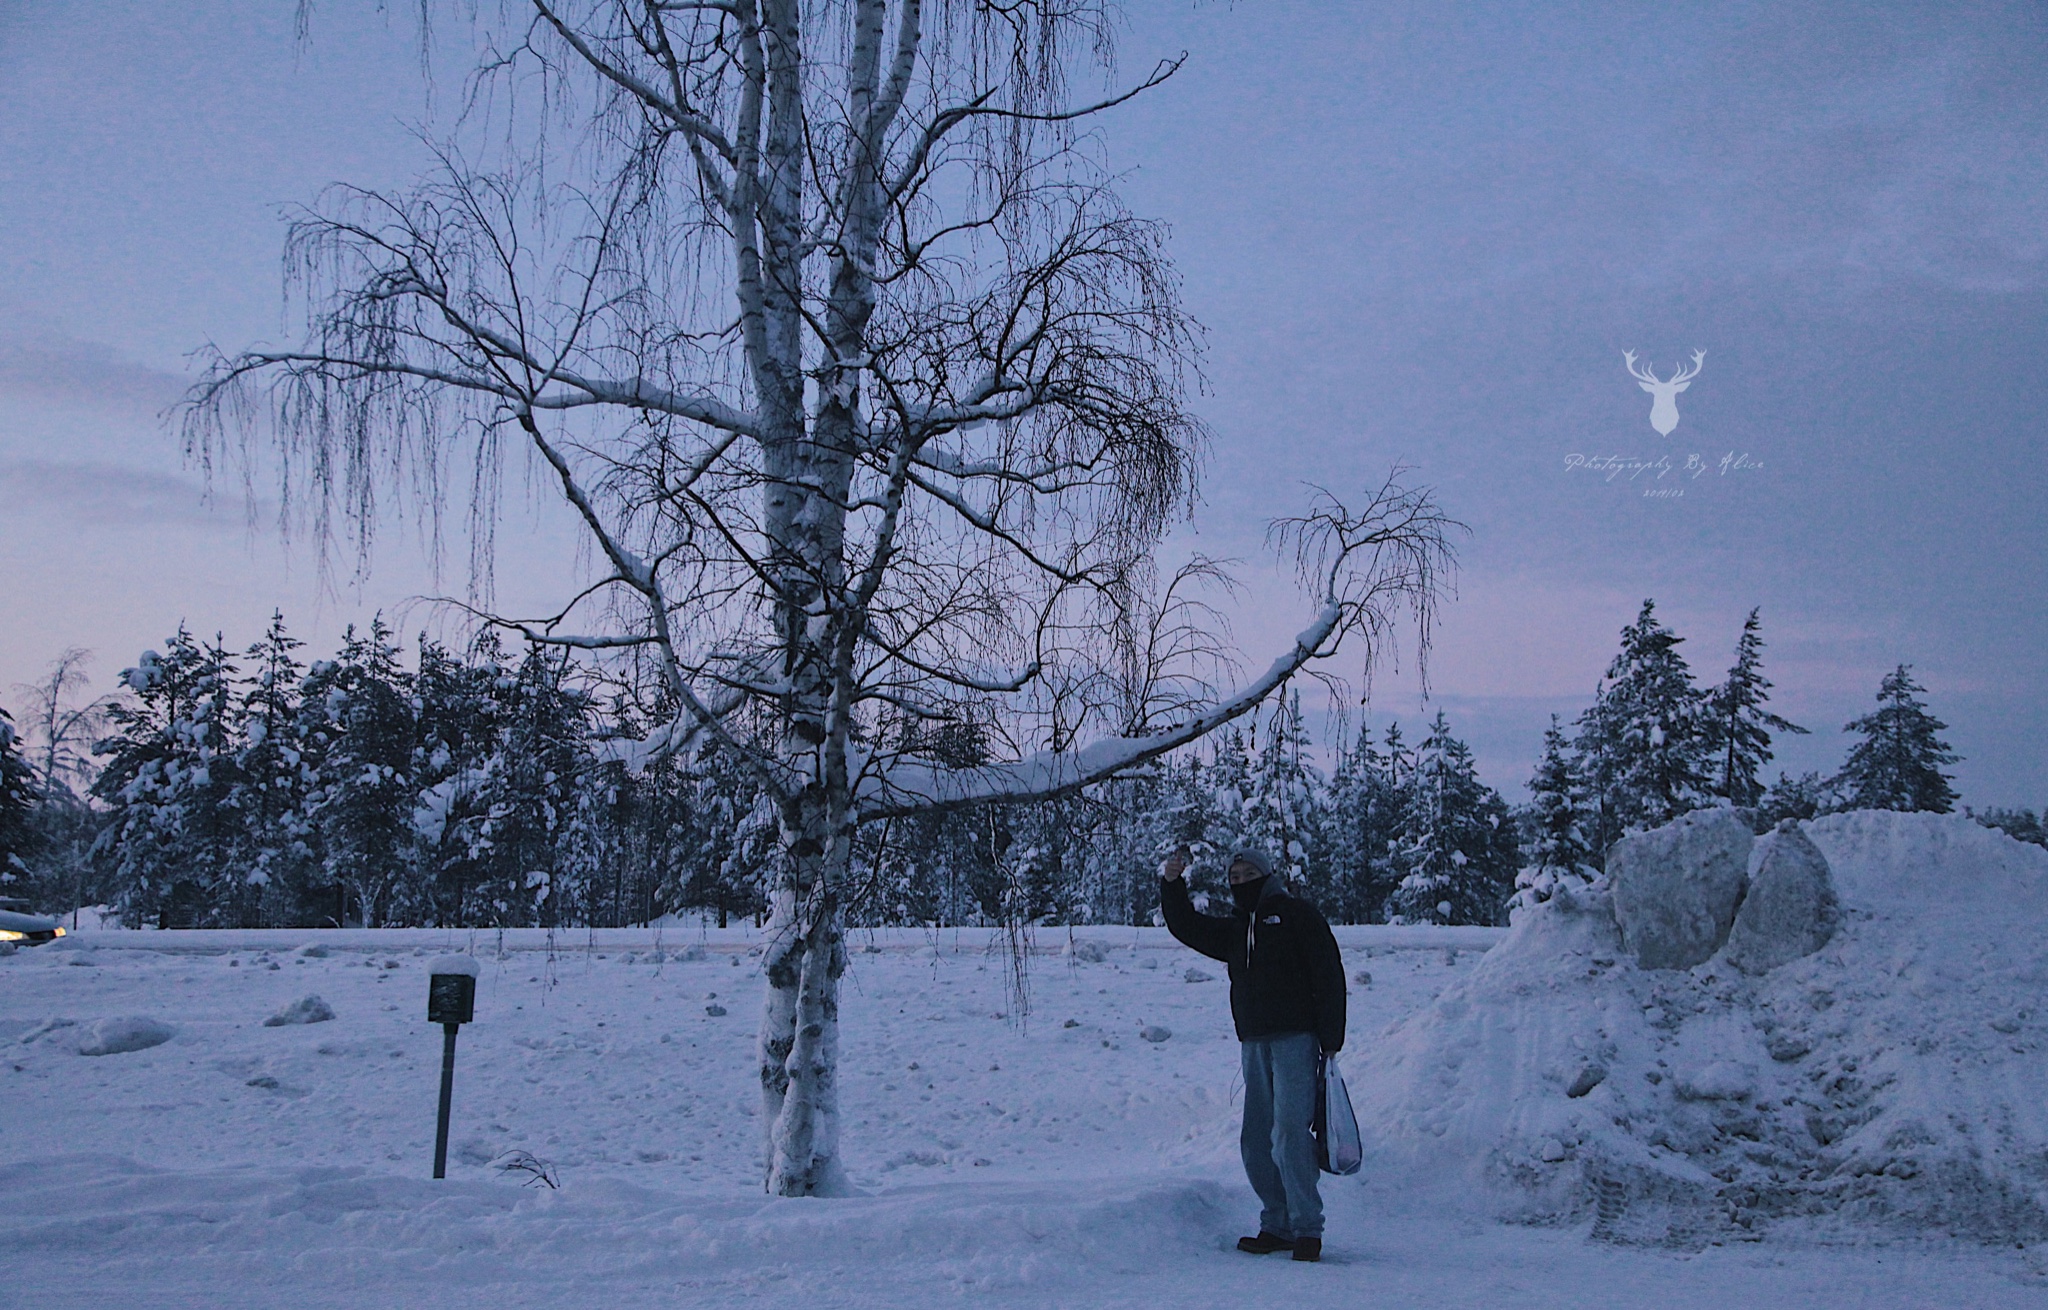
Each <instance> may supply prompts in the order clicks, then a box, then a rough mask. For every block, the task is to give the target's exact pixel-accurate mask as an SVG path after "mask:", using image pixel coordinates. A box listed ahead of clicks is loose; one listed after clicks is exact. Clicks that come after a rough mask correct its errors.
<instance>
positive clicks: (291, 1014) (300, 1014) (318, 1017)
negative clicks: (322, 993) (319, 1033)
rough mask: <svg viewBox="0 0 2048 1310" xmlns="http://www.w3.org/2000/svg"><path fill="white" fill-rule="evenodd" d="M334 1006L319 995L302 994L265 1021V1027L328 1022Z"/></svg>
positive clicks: (332, 1015) (331, 1016)
mask: <svg viewBox="0 0 2048 1310" xmlns="http://www.w3.org/2000/svg"><path fill="white" fill-rule="evenodd" d="M333 1017H334V1007H333V1006H330V1005H329V1004H328V1003H327V1002H325V1001H323V1000H321V999H320V998H319V997H317V996H301V997H300V998H299V999H298V1000H296V1001H293V1002H292V1003H291V1004H290V1005H287V1006H285V1007H284V1008H283V1009H282V1010H279V1011H278V1012H277V1013H276V1014H273V1015H271V1016H270V1017H269V1018H268V1019H265V1020H264V1021H263V1026H264V1027H265V1028H284V1027H288V1026H290V1025H292V1024H295V1023H326V1022H327V1021H328V1020H329V1019H332V1018H333Z"/></svg>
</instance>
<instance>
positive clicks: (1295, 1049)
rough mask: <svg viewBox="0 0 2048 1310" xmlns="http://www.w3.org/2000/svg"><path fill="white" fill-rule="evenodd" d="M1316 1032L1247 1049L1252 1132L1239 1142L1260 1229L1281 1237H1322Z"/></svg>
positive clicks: (1265, 1040) (1263, 1040) (1248, 1127)
mask: <svg viewBox="0 0 2048 1310" xmlns="http://www.w3.org/2000/svg"><path fill="white" fill-rule="evenodd" d="M1318 1053H1319V1052H1318V1049H1317V1043H1316V1035H1315V1034H1314V1033H1282V1034H1281V1035H1280V1036H1278V1037H1259V1038H1254V1039H1253V1040H1251V1041H1248V1042H1246V1043H1244V1130H1243V1132H1242V1133H1240V1134H1239V1136H1238V1139H1237V1144H1238V1149H1239V1151H1240V1152H1242V1154H1243V1155H1244V1172H1245V1176H1246V1177H1247V1178H1249V1179H1251V1184H1252V1190H1253V1191H1254V1192H1257V1193H1258V1194H1259V1205H1260V1209H1259V1227H1260V1228H1261V1229H1262V1230H1264V1231H1266V1232H1269V1233H1273V1234H1276V1235H1278V1236H1280V1237H1287V1238H1296V1237H1321V1236H1322V1235H1323V1198H1322V1196H1321V1194H1320V1193H1318V1192H1317V1191H1316V1182H1317V1175H1318V1174H1319V1173H1320V1170H1318V1169H1317V1167H1316V1142H1315V1134H1314V1129H1313V1127H1312V1124H1311V1120H1312V1119H1313V1117H1314V1115H1315V1105H1316V1056H1317V1054H1318Z"/></svg>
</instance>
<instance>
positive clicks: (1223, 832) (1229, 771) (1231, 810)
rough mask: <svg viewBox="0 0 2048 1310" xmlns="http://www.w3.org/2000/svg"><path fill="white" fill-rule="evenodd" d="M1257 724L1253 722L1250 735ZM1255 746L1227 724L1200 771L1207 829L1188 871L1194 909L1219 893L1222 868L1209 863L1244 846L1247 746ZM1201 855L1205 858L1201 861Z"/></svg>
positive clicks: (1220, 860) (1248, 790)
mask: <svg viewBox="0 0 2048 1310" xmlns="http://www.w3.org/2000/svg"><path fill="white" fill-rule="evenodd" d="M1255 731H1257V723H1253V733H1255ZM1253 745H1255V743H1251V741H1245V735H1243V733H1239V731H1237V725H1231V727H1229V729H1225V731H1223V733H1221V735H1219V737H1217V749H1214V751H1212V753H1210V759H1208V768H1206V770H1202V782H1204V784H1206V792H1208V827H1206V829H1204V833H1202V843H1200V847H1202V849H1196V866H1194V870H1192V872H1190V886H1192V888H1200V890H1196V892H1194V897H1196V907H1202V905H1206V897H1208V894H1210V892H1221V888H1223V886H1225V882H1223V872H1225V870H1223V868H1210V864H1217V866H1221V864H1223V862H1225V860H1229V854H1231V851H1233V849H1237V847H1239V845H1243V843H1245V802H1247V800H1249V798H1251V747H1253ZM1202 856H1208V860H1204V858H1202Z"/></svg>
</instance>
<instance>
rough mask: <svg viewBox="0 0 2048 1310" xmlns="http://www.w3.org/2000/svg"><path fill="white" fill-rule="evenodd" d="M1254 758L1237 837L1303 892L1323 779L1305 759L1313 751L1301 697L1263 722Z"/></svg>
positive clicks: (1276, 708) (1293, 698) (1276, 709)
mask: <svg viewBox="0 0 2048 1310" xmlns="http://www.w3.org/2000/svg"><path fill="white" fill-rule="evenodd" d="M1265 726H1266V731H1265V734H1264V737H1263V740H1261V741H1260V743H1259V749H1258V754H1257V756H1256V757H1255V758H1254V759H1253V760H1252V761H1251V762H1250V765H1251V777H1250V784H1251V785H1250V789H1249V791H1248V793H1247V794H1246V796H1245V802H1244V808H1243V811H1242V818H1241V820H1240V823H1239V831H1240V833H1241V834H1242V839H1243V841H1244V842H1245V843H1246V844H1247V845H1250V846H1253V847H1256V848H1257V849H1259V850H1263V851H1265V852H1266V854H1267V855H1268V856H1270V857H1271V858H1272V861H1273V870H1274V872H1275V873H1278V874H1281V875H1282V876H1283V877H1285V878H1286V879H1287V881H1289V882H1291V883H1294V884H1295V885H1296V886H1297V887H1301V886H1305V885H1306V882H1307V879H1308V873H1309V869H1310V866H1311V863H1312V861H1313V857H1314V855H1315V854H1316V853H1315V852H1314V851H1312V849H1311V848H1312V847H1313V846H1315V845H1316V834H1317V830H1318V828H1319V827H1320V826H1321V815H1320V813H1319V810H1320V804H1319V802H1320V799H1321V798H1320V796H1319V795H1318V793H1319V791H1320V790H1321V787H1322V778H1321V776H1320V775H1319V774H1318V772H1317V771H1316V768H1315V766H1314V765H1313V764H1312V763H1310V762H1309V761H1308V760H1307V759H1306V758H1304V755H1305V753H1306V752H1307V751H1309V750H1311V749H1313V743H1312V742H1311V741H1310V740H1309V736H1308V729H1307V728H1306V726H1305V725H1304V724H1303V722H1302V717H1301V693H1299V692H1295V693H1294V694H1292V695H1290V696H1287V697H1285V698H1284V699H1282V700H1281V701H1280V703H1279V704H1277V705H1275V706H1274V707H1273V710H1272V713H1271V714H1270V715H1269V716H1268V717H1267V719H1266V725H1265Z"/></svg>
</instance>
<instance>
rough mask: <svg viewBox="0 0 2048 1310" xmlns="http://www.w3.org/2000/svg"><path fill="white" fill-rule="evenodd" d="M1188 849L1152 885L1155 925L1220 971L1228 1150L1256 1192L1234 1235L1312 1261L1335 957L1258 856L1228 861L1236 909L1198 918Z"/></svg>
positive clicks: (1340, 1006)
mask: <svg viewBox="0 0 2048 1310" xmlns="http://www.w3.org/2000/svg"><path fill="white" fill-rule="evenodd" d="M1187 867H1188V848H1187V847H1185V846H1183V847H1181V848H1180V849H1179V850H1177V851H1175V852H1174V853H1173V854H1172V855H1170V856H1168V857H1167V860H1166V865H1165V868H1164V869H1163V870H1162V875H1163V876H1162V877H1161V880H1160V884H1159V905H1160V908H1161V910H1163V911H1164V912H1165V915H1166V926H1167V928H1168V929H1170V930H1171V931H1172V933H1173V935H1174V936H1175V937H1176V938H1178V939H1179V940H1180V942H1181V943H1182V944H1183V945H1186V946H1191V947H1193V948H1194V949H1195V950H1198V951H1200V952H1201V953H1202V954H1204V955H1206V956H1208V957H1210V958H1211V959H1214V960H1221V961H1223V963H1225V964H1226V965H1228V966H1230V1017H1231V1018H1232V1019H1233V1020H1234V1021H1235V1022H1236V1024H1237V1038H1238V1041H1239V1042H1240V1043H1242V1048H1241V1049H1242V1051H1243V1057H1244V1128H1243V1131H1242V1132H1241V1133H1240V1134H1239V1136H1238V1147H1239V1149H1240V1151H1241V1152H1242V1153H1243V1155H1244V1171H1245V1174H1246V1175H1247V1176H1248V1177H1249V1178H1250V1179H1251V1184H1252V1190H1253V1191H1254V1192H1257V1193H1258V1195H1259V1203H1260V1206H1261V1207H1262V1208H1261V1209H1260V1211H1259V1235H1258V1236H1257V1237H1245V1238H1240V1239H1238V1243H1237V1249H1238V1250H1240V1251H1246V1252H1249V1253H1250V1254H1252V1255H1266V1254H1269V1253H1270V1252H1273V1251H1292V1252H1294V1258H1295V1259H1297V1260H1320V1259H1322V1255H1323V1199H1322V1197H1321V1195H1320V1194H1319V1193H1318V1192H1317V1191H1316V1182H1317V1173H1318V1170H1317V1166H1316V1144H1315V1137H1314V1133H1313V1131H1312V1129H1311V1120H1312V1118H1313V1116H1314V1113H1315V1097H1316V1064H1317V1061H1318V1059H1319V1058H1320V1057H1321V1056H1322V1055H1324V1054H1331V1055H1334V1054H1336V1052H1337V1051H1338V1050H1339V1049H1341V1048H1342V1047H1343V1045H1344V961H1343V958H1342V957H1341V956H1340V955H1339V954H1338V951H1337V939H1336V937H1335V936H1334V935H1333V934H1332V933H1331V932H1330V925H1329V924H1328V923H1327V922H1325V921H1324V919H1323V916H1322V915H1321V914H1320V913H1318V912H1317V910H1316V907H1315V906H1313V905H1311V904H1309V903H1308V902H1307V901H1305V900H1303V899H1301V898H1300V897H1298V896H1292V895H1289V894H1288V891H1287V887H1286V883H1285V882H1284V881H1283V880H1282V879H1280V878H1276V877H1274V876H1273V862H1272V860H1271V859H1270V858H1269V857H1268V856H1267V855H1266V854H1265V852H1263V851H1257V850H1241V851H1238V852H1237V853H1236V854H1234V855H1232V856H1231V857H1230V866H1229V873H1230V896H1231V899H1232V900H1233V901H1235V902H1236V903H1237V910H1236V913H1234V914H1231V915H1228V916H1226V917H1218V916H1215V915H1209V914H1203V913H1200V912H1199V911H1197V910H1196V909H1195V906H1194V902H1193V901H1191V900H1189V899H1188V887H1187V883H1186V881H1185V880H1184V879H1183V878H1182V875H1183V874H1184V873H1186V872H1187Z"/></svg>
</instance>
